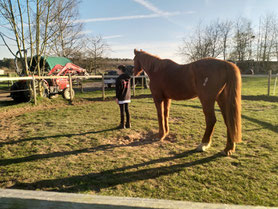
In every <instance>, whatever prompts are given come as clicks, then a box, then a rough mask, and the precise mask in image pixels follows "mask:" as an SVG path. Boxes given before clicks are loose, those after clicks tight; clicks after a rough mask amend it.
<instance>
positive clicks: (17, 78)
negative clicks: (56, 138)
mask: <svg viewBox="0 0 278 209" xmlns="http://www.w3.org/2000/svg"><path fill="white" fill-rule="evenodd" d="M242 77H250V78H255V77H261V78H268V88H267V89H268V90H267V94H268V96H269V95H270V89H271V85H270V82H271V78H275V81H274V87H273V94H274V95H275V91H276V88H277V85H278V84H277V82H278V81H277V78H278V74H275V75H272V74H271V72H269V74H268V75H242ZM57 78H67V79H68V80H69V87H70V91H69V92H70V98H71V99H70V102H72V101H73V95H72V88H73V87H72V80H73V79H82V80H85V79H101V81H102V98H103V100H104V99H105V79H109V78H114V79H115V78H117V76H111V75H90V76H71V75H69V76H27V77H26V76H25V77H0V83H1V82H5V81H19V80H30V81H32V90H33V94H34V95H33V98H34V103H35V104H37V100H36V92H37V91H35V89H36V87H35V81H36V80H44V79H57ZM136 78H141V79H142V86H144V85H143V79H144V78H145V79H147V78H148V77H147V76H136ZM131 79H132V82H133V85H132V86H133V87H132V91H133V96H135V76H132V77H131ZM18 91H28V90H15V91H6V93H11V92H18ZM2 93H3V92H2Z"/></svg>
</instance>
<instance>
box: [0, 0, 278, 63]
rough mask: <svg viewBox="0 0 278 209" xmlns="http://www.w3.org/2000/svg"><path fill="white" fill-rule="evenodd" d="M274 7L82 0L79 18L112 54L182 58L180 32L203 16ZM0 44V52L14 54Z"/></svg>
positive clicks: (243, 2)
mask: <svg viewBox="0 0 278 209" xmlns="http://www.w3.org/2000/svg"><path fill="white" fill-rule="evenodd" d="M270 12H271V13H276V14H278V0H82V3H81V5H80V21H82V22H84V26H85V27H84V33H86V34H88V35H101V36H102V37H103V38H104V39H105V41H106V42H107V43H108V44H109V45H110V47H111V49H112V51H111V52H109V54H108V55H107V56H109V57H118V58H133V49H134V48H137V49H143V50H145V51H148V52H150V53H152V54H156V55H158V56H160V57H161V58H170V59H174V60H175V61H177V62H181V58H180V57H179V56H178V55H177V50H178V47H179V46H180V45H181V44H182V38H184V37H186V36H187V35H188V34H190V32H192V31H193V29H194V27H196V25H197V24H198V23H199V22H200V21H202V23H204V24H205V23H209V22H211V21H213V20H216V19H217V18H219V19H220V20H225V19H229V20H234V19H236V18H238V17H245V18H248V19H250V20H251V21H252V23H253V25H256V24H257V23H258V20H259V18H260V17H261V16H262V15H265V14H267V13H270ZM0 49H1V51H0V58H3V57H10V56H11V55H9V56H6V55H7V54H8V52H5V51H4V50H3V49H4V47H3V46H0ZM3 52H5V55H4V54H3Z"/></svg>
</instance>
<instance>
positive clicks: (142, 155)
mask: <svg viewBox="0 0 278 209" xmlns="http://www.w3.org/2000/svg"><path fill="white" fill-rule="evenodd" d="M266 85H267V79H265V78H244V79H243V90H242V95H243V96H242V98H243V100H242V109H243V110H242V125H243V142H242V143H239V144H238V145H237V150H236V153H235V154H234V155H232V156H231V157H222V156H221V155H220V154H219V152H220V151H221V150H223V149H224V147H225V143H226V128H225V125H224V123H223V118H222V116H221V114H220V111H219V108H218V106H216V116H217V120H218V121H217V123H216V127H215V131H214V135H213V144H212V147H211V149H210V150H209V151H208V152H204V153H198V152H195V151H194V149H195V148H196V146H197V145H198V144H199V143H200V141H201V138H202V135H203V133H204V128H205V122H204V115H203V113H202V109H201V105H200V102H199V101H198V99H195V100H188V101H173V102H172V106H171V112H170V136H169V137H168V138H167V139H166V141H165V142H163V143H161V142H158V141H155V140H153V139H154V138H155V136H156V133H157V129H158V123H157V117H156V109H155V106H154V104H153V101H152V98H151V97H150V96H148V95H149V91H148V90H141V89H138V90H137V97H135V98H133V99H132V103H131V105H130V112H131V117H132V129H125V130H117V129H115V127H116V126H117V125H118V124H119V119H120V118H119V108H118V106H117V105H116V103H115V102H114V98H113V96H114V91H108V92H106V96H107V99H106V101H102V99H101V92H88V93H84V94H77V97H76V100H75V101H74V105H69V104H68V103H67V102H65V101H64V100H62V99H60V98H58V99H56V100H48V99H41V100H39V105H38V106H34V105H32V104H31V103H28V104H24V105H23V104H19V105H12V106H9V103H5V106H4V107H2V108H1V109H0V114H1V115H2V117H1V118H2V119H1V123H0V126H1V135H0V187H1V188H19V189H32V190H46V191H60V192H74V193H89V194H99V195H116V196H132V197H148V198H163V199H172V200H189V201H198V202H200V201H201V202H217V203H232V204H247V205H264V206H278V186H277V182H278V152H277V150H278V141H277V133H278V114H277V113H278V97H277V96H276V97H274V96H271V97H268V96H265V94H266V93H267V89H266Z"/></svg>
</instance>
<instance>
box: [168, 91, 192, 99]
mask: <svg viewBox="0 0 278 209" xmlns="http://www.w3.org/2000/svg"><path fill="white" fill-rule="evenodd" d="M164 96H165V97H166V98H169V99H173V100H186V99H192V98H194V97H196V96H197V94H196V93H195V92H194V91H192V90H189V89H176V90H172V91H169V89H168V90H165V91H164Z"/></svg>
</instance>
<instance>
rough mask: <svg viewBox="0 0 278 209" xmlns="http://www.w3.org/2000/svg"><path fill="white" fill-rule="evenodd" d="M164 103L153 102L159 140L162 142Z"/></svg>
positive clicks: (163, 136)
mask: <svg viewBox="0 0 278 209" xmlns="http://www.w3.org/2000/svg"><path fill="white" fill-rule="evenodd" d="M163 103H164V102H163V101H162V100H161V101H155V106H156V110H157V118H158V125H159V135H158V137H159V140H161V141H163V139H164V138H165V136H166V135H165V126H164V122H165V121H164V104H163Z"/></svg>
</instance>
